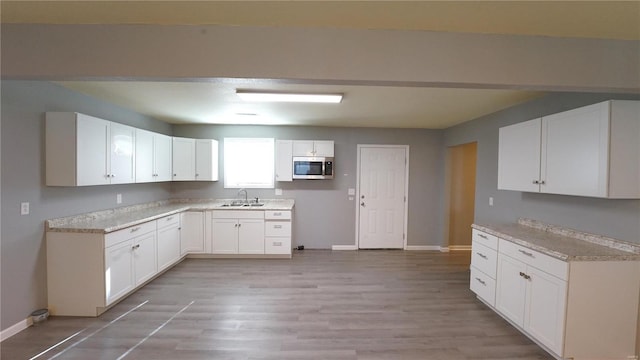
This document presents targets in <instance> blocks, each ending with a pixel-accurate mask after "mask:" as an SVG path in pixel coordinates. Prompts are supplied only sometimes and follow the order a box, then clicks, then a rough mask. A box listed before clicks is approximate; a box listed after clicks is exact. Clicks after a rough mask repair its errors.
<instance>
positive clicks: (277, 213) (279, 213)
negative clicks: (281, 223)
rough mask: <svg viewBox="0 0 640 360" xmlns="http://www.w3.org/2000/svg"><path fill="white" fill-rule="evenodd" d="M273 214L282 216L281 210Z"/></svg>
mask: <svg viewBox="0 0 640 360" xmlns="http://www.w3.org/2000/svg"><path fill="white" fill-rule="evenodd" d="M273 216H282V213H281V212H274V213H273Z"/></svg>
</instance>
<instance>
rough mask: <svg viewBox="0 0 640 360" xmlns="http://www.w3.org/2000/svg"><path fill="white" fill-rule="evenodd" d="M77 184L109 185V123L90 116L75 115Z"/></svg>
mask: <svg viewBox="0 0 640 360" xmlns="http://www.w3.org/2000/svg"><path fill="white" fill-rule="evenodd" d="M76 141H77V148H76V157H77V165H76V166H77V169H76V171H77V184H78V186H82V185H104V184H109V179H110V178H109V177H108V176H107V175H108V173H109V170H108V168H107V165H108V164H107V158H108V156H109V154H108V153H107V152H108V149H109V122H108V121H106V120H102V119H98V118H94V117H92V116H87V115H82V114H78V115H77V135H76Z"/></svg>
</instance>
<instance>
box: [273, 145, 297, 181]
mask: <svg viewBox="0 0 640 360" xmlns="http://www.w3.org/2000/svg"><path fill="white" fill-rule="evenodd" d="M292 180H293V141H292V140H276V181H292Z"/></svg>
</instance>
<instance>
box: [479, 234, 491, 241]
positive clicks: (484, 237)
mask: <svg viewBox="0 0 640 360" xmlns="http://www.w3.org/2000/svg"><path fill="white" fill-rule="evenodd" d="M478 236H480V237H481V238H483V239H485V240H489V238H487V235H483V234H478Z"/></svg>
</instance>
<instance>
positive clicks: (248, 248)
mask: <svg viewBox="0 0 640 360" xmlns="http://www.w3.org/2000/svg"><path fill="white" fill-rule="evenodd" d="M238 254H264V220H262V219H260V220H257V219H240V220H239V221H238Z"/></svg>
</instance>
